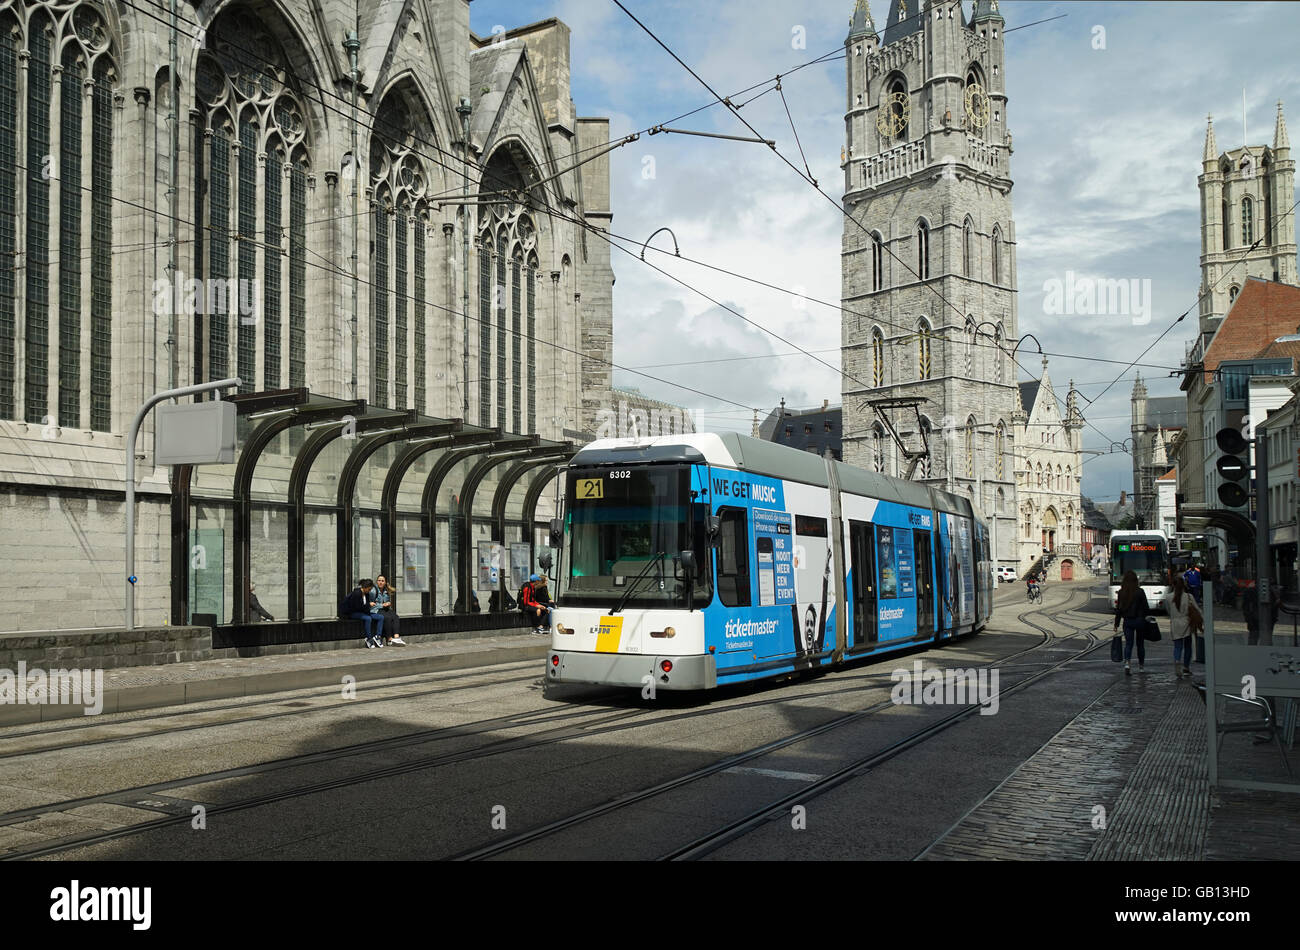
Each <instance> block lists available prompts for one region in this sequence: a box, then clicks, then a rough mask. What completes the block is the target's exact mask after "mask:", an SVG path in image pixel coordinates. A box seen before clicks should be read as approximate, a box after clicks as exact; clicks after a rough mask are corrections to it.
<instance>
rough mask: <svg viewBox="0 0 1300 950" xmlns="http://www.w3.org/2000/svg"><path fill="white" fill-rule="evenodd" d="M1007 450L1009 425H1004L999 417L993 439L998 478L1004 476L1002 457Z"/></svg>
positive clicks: (994, 472)
mask: <svg viewBox="0 0 1300 950" xmlns="http://www.w3.org/2000/svg"><path fill="white" fill-rule="evenodd" d="M1006 451H1007V427H1006V426H1005V425H1003V423H1002V420H1001V419H999V420H998V428H997V434H996V435H995V436H994V439H993V475H994V477H995V478H998V479H1001V478H1002V472H1003V461H1002V458H1003V456H1004V455H1006ZM998 491H999V494H1000V493H1001V489H999V490H998Z"/></svg>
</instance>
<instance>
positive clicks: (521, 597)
mask: <svg viewBox="0 0 1300 950" xmlns="http://www.w3.org/2000/svg"><path fill="white" fill-rule="evenodd" d="M531 586H532V582H531V581H524V586H523V587H521V588H519V596H518V597H516V598H515V606H516V607H518V608H519V609H520V610H527V609H528V607H527V606H526V605H525V603H524V594H525V593H527V591H528V588H529V587H531Z"/></svg>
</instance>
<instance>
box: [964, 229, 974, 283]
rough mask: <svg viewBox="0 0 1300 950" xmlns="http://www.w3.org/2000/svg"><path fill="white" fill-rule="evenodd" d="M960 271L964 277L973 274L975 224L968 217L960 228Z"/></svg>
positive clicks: (972, 275)
mask: <svg viewBox="0 0 1300 950" xmlns="http://www.w3.org/2000/svg"><path fill="white" fill-rule="evenodd" d="M961 272H962V274H963V275H964V276H966V277H974V276H975V226H974V225H973V224H971V220H970V218H967V219H966V223H965V224H963V225H962V228H961Z"/></svg>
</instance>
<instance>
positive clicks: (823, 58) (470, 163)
mask: <svg viewBox="0 0 1300 950" xmlns="http://www.w3.org/2000/svg"><path fill="white" fill-rule="evenodd" d="M127 3H128V5H129V6H133V7H136V4H134V3H130V2H129V0H127ZM620 6H621V4H620ZM136 8H137V9H140V8H139V7H136ZM195 25H197V24H195ZM1026 25H1030V24H1026ZM837 52H838V50H833V51H831V52H830V53H827V54H824V56H822V57H819V58H818V59H816V60H812V61H810V62H809V63H805V64H802V65H801V66H798V67H795V69H794V70H791V71H790V72H793V71H795V70H797V69H801V68H804V66H808V65H813V64H815V63H817V62H821V61H825V60H826V59H827V58H828V57H830V56H832V55H833V54H835V53H837ZM787 75H788V73H787ZM770 82H772V80H766V81H764V83H770ZM776 82H778V83H779V77H778V78H777V80H776ZM764 83H759V84H756V85H755V86H753V87H750V89H753V88H757V87H758V86H760V85H763V84H764ZM312 85H314V84H312ZM317 88H321V91H322V93H324V94H327V95H330V96H334V97H336V98H338V94H336V93H333V92H332V91H330V90H326V89H323V88H322V87H317ZM706 88H707V86H706ZM775 88H776V87H772V88H769V89H767V90H765V92H766V91H774V90H775ZM710 91H711V92H712V90H711V89H710ZM761 94H762V93H761ZM761 94H760V95H761ZM715 95H716V94H715ZM736 95H739V94H736ZM750 101H752V100H750ZM719 102H724V104H727V105H729V106H731V107H732V108H739V106H736V105H734V104H732V103H729V102H725V101H724V100H718V101H717V102H710V103H707V104H706V105H704V106H701V107H700V108H699V109H696V110H692V112H691V113H685V114H683V117H684V116H686V115H690V114H694V112H698V111H701V110H703V109H706V108H710V107H712V106H713V105H716V104H718V103H719ZM742 105H743V103H742ZM670 121H676V120H670ZM796 134H797V133H796ZM431 147H434V148H436V146H431ZM600 147H605V143H601V145H598V146H592V147H591V148H592V149H595V148H600ZM439 151H442V150H440V149H439ZM579 151H580V152H581V151H586V150H579ZM442 154H444V155H447V154H450V153H446V152H442ZM576 154H578V153H576V152H575V153H572V155H576ZM572 155H570V156H568V157H572ZM453 157H454V158H456V159H457V160H458V161H460V160H461V159H460V157H459V156H453ZM437 164H441V163H437ZM467 164H469V165H472V166H473V167H475V168H479V169H482V167H483V166H481V165H479V164H477V163H473V162H468V163H467ZM787 164H789V163H788V161H787ZM442 167H444V168H450V166H447V165H443V166H442ZM455 170H456V171H459V168H457V169H455ZM796 171H797V169H796ZM801 177H804V176H801ZM807 177H809V178H810V177H811V176H810V175H809V176H807ZM237 239H238V236H237ZM891 256H892V257H894V258H895V259H896V260H898V258H897V255H895V254H893V252H892V251H891ZM900 263H904V262H902V261H901V260H900ZM904 266H906V264H905V263H904ZM908 269H909V270H910V268H908ZM407 296H408V297H409V295H407ZM426 303H427V302H426ZM431 305H432V304H431ZM432 306H435V307H436V305H432ZM439 309H445V308H439ZM841 309H843V308H841ZM956 309H957V308H955V307H954V310H956ZM449 312H452V313H457V312H458V311H449ZM850 312H851V311H850ZM957 312H959V313H960V311H959V310H958V311H957ZM978 345H986V344H978ZM990 346H995V345H990ZM1049 355H1060V356H1067V357H1070V358H1084V359H1087V358H1088V357H1074V356H1073V355H1071V354H1049ZM1093 359H1098V358H1093ZM1017 363H1018V361H1017ZM825 365H827V366H829V364H825ZM1149 365H1154V364H1149ZM621 368H625V369H631V368H627V367H621ZM832 368H833V367H832ZM1021 368H1022V369H1024V367H1023V366H1022V367H1021ZM1028 375H1030V376H1031V377H1032V376H1033V374H1032V373H1029V374H1028ZM1102 434H1103V435H1104V433H1102Z"/></svg>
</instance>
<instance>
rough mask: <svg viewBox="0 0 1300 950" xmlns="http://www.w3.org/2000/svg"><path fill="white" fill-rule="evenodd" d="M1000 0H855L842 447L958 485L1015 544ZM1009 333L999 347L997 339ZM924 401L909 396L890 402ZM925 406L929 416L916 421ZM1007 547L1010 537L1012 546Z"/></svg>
mask: <svg viewBox="0 0 1300 950" xmlns="http://www.w3.org/2000/svg"><path fill="white" fill-rule="evenodd" d="M1004 25H1005V24H1004V21H1003V19H1002V15H1001V13H999V11H998V4H997V2H996V0H979V2H977V3H976V4H975V5H974V9H973V11H972V13H971V16H970V18H969V19H967V17H966V13H965V10H964V9H963V5H962V4H961V3H960V2H958V0H929V2H927V3H920V2H919V0H892V2H891V4H890V8H889V16H888V20H887V22H885V23H883V24H876V23H874V22H873V21H872V17H871V12H870V9H869V8H868V6H867V3H866V2H865V0H858V4H857V6H856V8H855V10H854V12H853V17H852V20H851V21H850V25H849V35H848V38H847V39H846V41H845V49H846V53H847V59H846V66H847V93H848V97H847V103H846V108H847V111H846V114H845V136H846V143H845V148H844V161H843V168H844V207H845V210H846V211H847V212H848V217H846V220H845V227H844V237H843V244H842V258H841V259H842V268H843V271H842V285H843V290H842V298H843V307H844V310H845V313H844V315H843V325H842V347H843V365H844V371H845V374H846V377H845V380H844V383H843V387H844V389H843V398H844V458H845V460H846V461H849V462H852V463H854V464H857V465H861V466H863V467H865V468H874V469H876V470H879V471H885V472H888V473H890V474H895V475H906V474H907V471H908V468H909V466H908V459H907V453H906V452H904V451H903V450H902V449H900V448H899V447H898V446H897V445H896V444H895V443H894V442H893V441H892V439H890V437H889V436H888V433H887V431H886V430H885V427H884V426H883V425H882V424H881V421H880V415H879V414H878V413H883V414H885V415H887V416H888V417H889V419H890V420H891V421H892V423H893V425H894V427H895V429H896V430H898V432H899V434H900V436H901V438H902V441H903V443H904V444H905V446H906V449H907V452H915V451H917V450H919V449H920V448H921V447H922V445H923V444H924V445H925V446H927V447H928V450H929V454H928V456H927V457H924V458H922V459H921V460H920V461H919V462H918V463H917V464H916V465H915V468H914V471H913V472H912V477H913V478H915V479H917V480H922V481H927V482H930V483H933V484H936V485H938V486H940V487H944V488H947V489H949V490H953V491H957V492H960V493H961V494H966V495H971V496H972V497H975V498H976V500H977V502H978V503H979V504H980V505H981V506H982V507H983V508H984V509H985V511H987V512H988V513H990V514H992V513H994V512H996V513H997V514H998V515H1005V517H1006V520H1005V522H1003V519H1002V518H999V522H1000V524H999V530H998V532H997V533H998V547H999V552H998V556H999V560H1002V559H1003V558H1004V557H1009V556H1011V552H1012V548H1011V543H1012V541H1013V540H1014V538H1013V534H1014V531H1015V520H1014V519H1015V510H1016V507H1015V490H1016V485H1015V480H1014V471H1015V465H1014V461H1013V453H1012V440H1011V430H1010V417H1011V412H1012V410H1013V408H1014V406H1015V399H1016V396H1015V394H1016V372H1015V363H1014V362H1013V361H1012V360H1011V358H1010V351H1011V348H1012V347H1013V346H1014V345H1015V344H1014V341H1015V340H1016V339H1017V337H1018V336H1019V331H1018V330H1017V319H1016V259H1015V225H1014V223H1013V221H1012V216H1011V185H1012V182H1011V173H1010V156H1011V135H1010V133H1009V132H1008V131H1007V96H1006V83H1005V68H1004V67H1005V58H1004V48H1003V35H1002V34H1003V29H1004ZM999 344H1000V346H999ZM900 399H906V400H922V402H921V404H920V405H919V407H918V408H917V409H916V410H915V411H914V410H912V409H910V408H909V409H900V408H886V407H881V406H877V407H875V408H873V406H872V405H871V403H878V402H879V401H881V400H900ZM918 419H919V423H918ZM1004 545H1005V546H1004Z"/></svg>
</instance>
